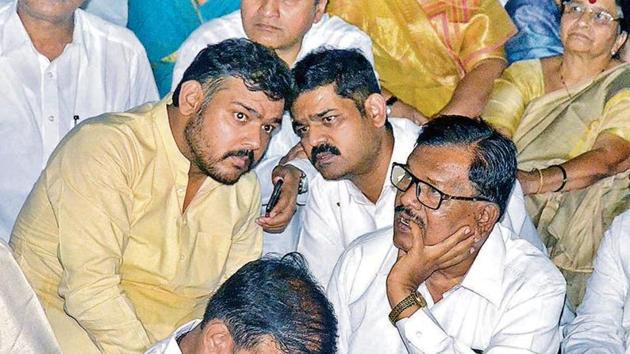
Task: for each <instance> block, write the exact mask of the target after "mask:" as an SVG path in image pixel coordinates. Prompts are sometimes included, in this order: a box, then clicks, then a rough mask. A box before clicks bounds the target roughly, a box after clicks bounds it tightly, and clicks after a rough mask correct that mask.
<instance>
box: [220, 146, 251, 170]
mask: <svg viewBox="0 0 630 354" xmlns="http://www.w3.org/2000/svg"><path fill="white" fill-rule="evenodd" d="M232 156H235V157H243V156H246V157H247V159H248V160H249V164H248V168H251V166H252V164H253V163H254V152H253V151H252V150H233V151H228V152H226V153H225V155H223V159H227V158H229V157H232Z"/></svg>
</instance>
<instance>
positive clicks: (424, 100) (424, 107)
mask: <svg viewBox="0 0 630 354" xmlns="http://www.w3.org/2000/svg"><path fill="white" fill-rule="evenodd" d="M328 11H329V12H330V13H331V14H332V15H336V16H339V17H341V18H343V19H344V20H346V21H348V22H350V23H352V24H353V25H355V26H357V27H359V28H361V29H362V30H363V31H365V32H366V33H367V34H368V35H369V36H370V38H371V39H372V42H373V52H374V61H375V66H376V70H377V72H378V73H379V76H380V80H381V84H382V85H383V87H384V88H386V89H387V90H389V91H390V92H391V93H392V94H393V95H395V96H397V97H398V98H400V99H401V100H403V101H405V102H406V103H408V104H410V105H412V106H414V107H415V108H416V109H417V110H419V111H420V112H422V113H423V114H424V115H426V116H433V115H434V114H436V113H438V112H439V111H440V110H441V109H442V108H444V106H445V105H446V104H447V103H448V102H449V101H450V99H451V96H452V95H453V92H454V90H455V88H456V87H457V84H458V83H459V81H460V80H461V78H462V77H464V75H465V74H466V73H467V72H469V71H470V70H472V69H473V68H474V67H475V66H476V65H477V64H478V63H479V62H480V61H481V60H484V59H488V58H502V59H503V58H504V57H505V55H504V51H503V44H504V43H505V42H506V41H507V40H508V39H509V38H510V37H511V36H512V35H514V34H515V33H516V28H515V27H514V25H513V24H512V21H511V20H510V18H509V16H508V14H507V13H506V12H505V10H504V9H503V7H501V4H500V3H499V2H498V1H496V0H446V1H443V0H441V1H435V0H331V1H329V4H328Z"/></svg>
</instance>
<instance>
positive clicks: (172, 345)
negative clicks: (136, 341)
mask: <svg viewBox="0 0 630 354" xmlns="http://www.w3.org/2000/svg"><path fill="white" fill-rule="evenodd" d="M199 323H201V320H192V321H190V322H188V323H186V324H184V325H183V326H180V327H179V328H177V329H176V330H175V332H173V333H171V335H170V336H168V337H166V338H164V339H162V340H161V341H159V342H157V343H155V344H154V345H153V346H152V347H151V348H149V349H148V350H147V351H146V352H145V354H182V351H181V349H179V345H178V344H177V338H179V337H180V336H181V335H183V334H186V333H188V332H190V331H192V330H193V329H194V328H195V327H196V326H197V325H198V324H199Z"/></svg>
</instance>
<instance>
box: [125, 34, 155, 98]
mask: <svg viewBox="0 0 630 354" xmlns="http://www.w3.org/2000/svg"><path fill="white" fill-rule="evenodd" d="M138 46H139V48H140V53H138V55H136V56H135V58H134V62H133V63H131V65H133V66H135V67H136V70H135V71H134V72H133V73H132V78H131V88H130V91H129V93H130V100H129V103H130V105H129V108H133V107H135V106H139V105H141V104H143V103H147V102H153V101H157V100H159V99H160V95H159V94H158V90H157V86H156V84H155V78H154V77H153V71H152V70H151V64H149V59H148V58H147V55H146V52H145V51H144V48H143V47H142V45H141V44H140V42H138Z"/></svg>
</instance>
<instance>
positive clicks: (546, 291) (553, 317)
mask: <svg viewBox="0 0 630 354" xmlns="http://www.w3.org/2000/svg"><path fill="white" fill-rule="evenodd" d="M539 278H540V279H538V281H537V283H536V284H528V286H526V287H522V288H523V289H525V290H523V291H519V292H517V293H516V294H515V295H514V296H513V297H512V298H511V299H509V303H508V304H506V306H505V312H504V313H503V314H502V315H501V316H500V318H499V319H498V321H497V324H496V326H495V332H494V333H493V335H492V338H491V339H490V343H489V344H488V346H487V347H486V348H470V346H469V345H466V344H465V343H462V342H461V341H460V340H458V338H456V337H452V336H450V335H449V334H448V333H446V332H445V331H444V330H443V329H442V328H441V327H440V325H439V323H438V322H437V321H436V320H435V319H434V317H433V316H432V315H431V312H430V311H429V310H427V309H423V310H419V311H416V313H414V314H413V315H412V316H410V317H409V318H406V319H402V320H400V321H398V323H397V324H396V325H397V328H398V331H399V333H400V335H401V338H402V339H403V342H404V343H405V346H406V347H407V350H408V351H409V353H414V354H415V353H418V354H419V353H475V352H480V351H483V352H484V353H493V354H503V353H546V354H556V353H557V352H558V347H559V346H560V332H559V329H558V322H559V318H560V312H561V310H562V305H563V303H564V295H565V290H564V284H559V283H558V282H556V281H551V280H550V281H551V283H548V284H544V283H545V279H542V278H543V277H539ZM532 290H533V291H532ZM541 309H545V310H544V311H541Z"/></svg>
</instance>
